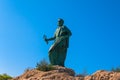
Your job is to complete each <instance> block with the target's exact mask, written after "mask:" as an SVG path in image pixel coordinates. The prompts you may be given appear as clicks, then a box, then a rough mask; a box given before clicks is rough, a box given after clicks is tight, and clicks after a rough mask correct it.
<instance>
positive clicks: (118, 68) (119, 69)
mask: <svg viewBox="0 0 120 80" xmlns="http://www.w3.org/2000/svg"><path fill="white" fill-rule="evenodd" d="M111 71H114V72H120V67H116V68H112V69H111Z"/></svg>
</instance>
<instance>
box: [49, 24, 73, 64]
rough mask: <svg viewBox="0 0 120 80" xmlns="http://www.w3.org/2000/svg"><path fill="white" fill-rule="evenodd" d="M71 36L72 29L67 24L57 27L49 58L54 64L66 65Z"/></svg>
mask: <svg viewBox="0 0 120 80" xmlns="http://www.w3.org/2000/svg"><path fill="white" fill-rule="evenodd" d="M70 36H71V31H70V30H69V29H68V28H67V27H66V26H61V27H58V28H57V30H56V32H55V35H54V37H55V41H54V43H53V45H52V46H51V47H50V49H49V59H50V63H51V64H52V65H60V66H64V61H65V59H66V54H67V48H68V47H69V37H70Z"/></svg>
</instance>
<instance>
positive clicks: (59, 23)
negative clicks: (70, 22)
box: [58, 18, 64, 26]
mask: <svg viewBox="0 0 120 80" xmlns="http://www.w3.org/2000/svg"><path fill="white" fill-rule="evenodd" d="M63 24H64V20H63V19H61V18H59V19H58V26H62V25H63Z"/></svg>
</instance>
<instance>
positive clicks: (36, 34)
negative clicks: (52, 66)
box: [0, 0, 120, 76]
mask: <svg viewBox="0 0 120 80" xmlns="http://www.w3.org/2000/svg"><path fill="white" fill-rule="evenodd" d="M119 4H120V1H119V0H0V74H2V73H8V74H9V75H11V76H18V75H20V74H22V73H23V72H24V70H25V69H26V68H28V67H31V68H34V67H35V66H36V63H37V62H39V61H40V60H42V59H46V60H47V61H49V58H48V49H49V47H50V45H51V44H52V43H53V42H50V43H49V44H48V45H46V43H45V42H44V40H43V35H44V34H46V35H47V36H48V37H52V36H53V34H54V31H55V29H56V28H57V19H58V18H63V19H64V21H65V25H66V26H67V27H68V28H69V29H70V30H71V32H72V36H71V37H70V47H69V48H68V53H67V58H66V62H65V65H66V67H68V68H72V69H73V70H75V72H77V73H81V72H82V71H83V70H87V72H88V73H89V74H91V73H93V72H95V71H96V70H100V69H104V70H110V69H111V68H112V67H117V66H120V62H119V59H120V58H119V56H120V5H119Z"/></svg>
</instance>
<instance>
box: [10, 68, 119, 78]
mask: <svg viewBox="0 0 120 80" xmlns="http://www.w3.org/2000/svg"><path fill="white" fill-rule="evenodd" d="M54 67H55V70H52V71H46V72H43V71H39V70H35V69H32V70H27V71H26V72H24V74H22V75H21V76H18V77H16V78H14V79H12V80H120V73H119V72H108V71H104V70H99V71H97V72H95V73H94V74H92V75H88V76H85V77H83V76H77V77H76V76H75V72H74V71H73V70H72V69H69V68H65V67H61V66H54Z"/></svg>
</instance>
